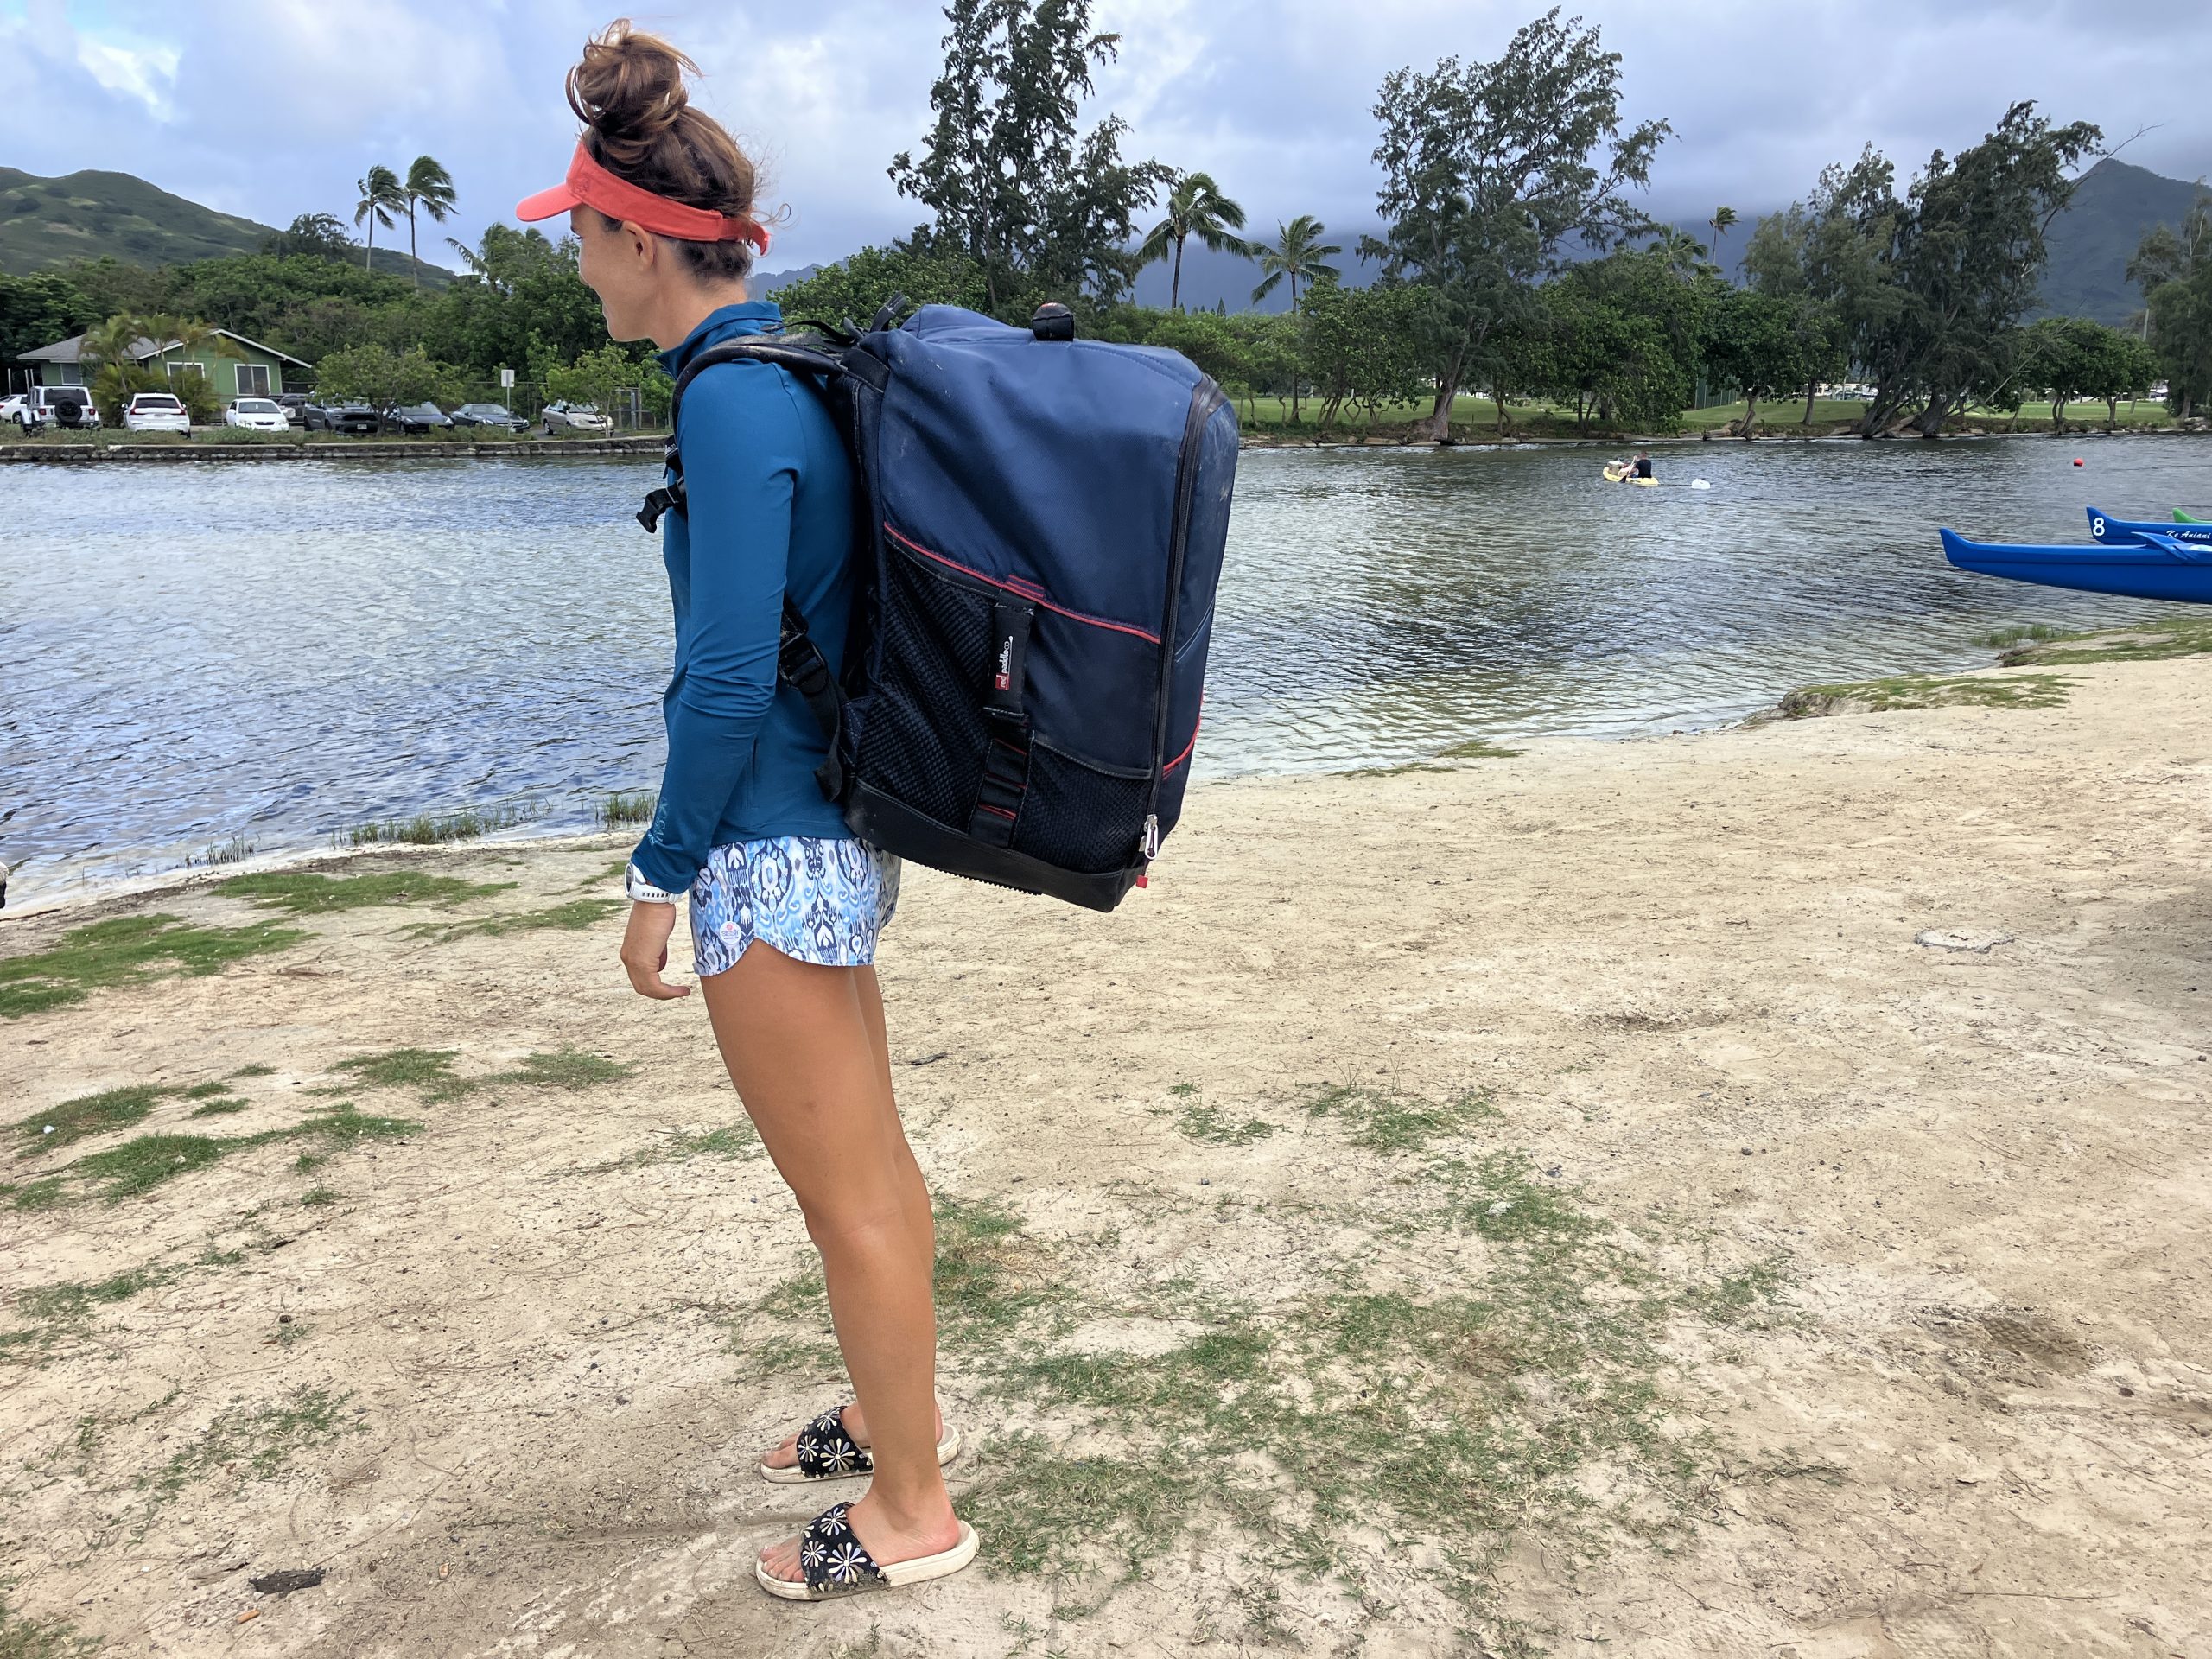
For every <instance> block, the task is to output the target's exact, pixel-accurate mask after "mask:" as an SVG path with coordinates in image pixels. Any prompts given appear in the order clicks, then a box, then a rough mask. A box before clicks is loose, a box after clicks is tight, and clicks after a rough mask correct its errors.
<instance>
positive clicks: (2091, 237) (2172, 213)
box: [2041, 158, 2197, 327]
mask: <svg viewBox="0 0 2212 1659" xmlns="http://www.w3.org/2000/svg"><path fill="white" fill-rule="evenodd" d="M2196 192H2197V187H2196V185H2193V184H2183V182H2182V181H2180V180H2179V179H2169V178H2162V177H2161V176H2160V175H2158V174H2156V173H2153V172H2151V171H2149V170H2148V169H2147V168H2140V167H2131V166H2129V165H2128V164H2127V163H2126V162H2117V161H2113V160H2111V159H2109V158H2107V159H2106V160H2104V161H2101V162H2098V163H2097V164H2096V165H2095V166H2094V167H2093V168H2090V169H2089V170H2088V172H2087V173H2085V174H2084V175H2082V182H2081V184H2080V185H2079V187H2077V188H2075V192H2074V200H2072V201H2071V202H2069V203H2068V204H2067V207H2066V211H2065V212H2064V213H2061V214H2059V216H2058V217H2057V218H2056V219H2053V220H2051V222H2050V231H2049V232H2047V234H2046V237H2045V241H2046V244H2047V245H2048V247H2049V250H2050V263H2049V264H2046V265H2045V266H2044V273H2043V304H2042V307H2041V309H2042V310H2043V311H2044V312H2047V313H2056V314H2057V315H2061V316H2072V317H2094V318H2095V319H2096V320H2097V321H2100V322H2108V323H2111V324H2113V325H2114V326H2115V327H2117V326H2118V325H2119V324H2120V323H2124V322H2126V321H2127V320H2128V318H2129V317H2130V316H2131V315H2133V314H2135V313H2136V312H2139V311H2140V310H2141V309H2142V308H2143V296H2142V295H2141V293H2140V292H2139V291H2138V290H2137V289H2135V287H2134V286H2133V284H2132V283H2129V282H2128V280H2127V262H2128V260H2129V258H2130V257H2132V256H2133V254H2134V252H2135V245H2136V244H2137V243H2139V242H2140V241H2141V240H2142V239H2143V233H2144V232H2145V231H2147V230H2149V229H2150V228H2151V227H2152V226H2153V225H2171V226H2173V227H2174V228H2175V229H2176V230H2179V229H2180V228H2181V221H2182V218H2183V215H2184V214H2185V213H2188V212H2189V209H2190V204H2191V203H2192V202H2194V201H2195V200H2196Z"/></svg>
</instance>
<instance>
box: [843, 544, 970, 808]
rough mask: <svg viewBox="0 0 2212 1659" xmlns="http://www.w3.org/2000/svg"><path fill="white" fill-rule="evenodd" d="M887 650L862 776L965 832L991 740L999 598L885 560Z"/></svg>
mask: <svg viewBox="0 0 2212 1659" xmlns="http://www.w3.org/2000/svg"><path fill="white" fill-rule="evenodd" d="M886 563H887V570H886V572H885V575H886V591H885V592H884V594H883V596H882V611H881V613H880V617H879V626H880V627H881V629H882V642H883V654H882V658H881V666H880V670H879V671H878V673H877V676H876V683H875V689H874V693H873V695H871V696H870V697H869V699H868V720H867V724H866V725H865V726H864V727H863V728H862V729H861V741H860V753H859V756H858V760H857V765H856V767H855V770H856V771H857V772H858V773H859V775H860V777H861V779H864V780H865V781H866V782H867V783H868V785H870V786H871V787H872V788H874V789H878V790H880V791H882V792H883V793H885V794H887V795H888V796H890V797H891V798H893V799H894V800H897V801H899V802H902V803H904V804H906V805H907V806H911V807H912V808H913V809H914V810H916V811H918V812H921V813H923V814H925V815H926V816H927V817H931V818H933V819H935V820H936V821H937V822H938V823H941V824H944V825H945V826H946V827H947V828H948V829H960V830H963V831H964V830H965V829H967V826H968V815H969V811H970V810H972V809H973V807H974V806H975V804H976V790H977V789H978V788H979V787H980V786H981V785H982V776H983V752H984V748H985V746H986V745H987V744H988V742H989V741H990V734H989V733H988V730H987V729H986V726H985V721H984V716H983V711H982V687H983V686H984V685H985V684H987V683H988V672H989V664H990V654H991V601H990V599H989V598H988V595H986V594H981V593H978V592H976V591H975V590H974V589H972V588H963V587H958V586H956V585H955V584H953V583H951V582H940V581H938V580H937V579H936V578H934V577H932V576H931V575H928V574H926V573H925V572H924V571H922V570H919V569H917V568H916V567H915V565H914V563H913V562H912V560H909V559H902V558H893V559H890V560H887V562H886Z"/></svg>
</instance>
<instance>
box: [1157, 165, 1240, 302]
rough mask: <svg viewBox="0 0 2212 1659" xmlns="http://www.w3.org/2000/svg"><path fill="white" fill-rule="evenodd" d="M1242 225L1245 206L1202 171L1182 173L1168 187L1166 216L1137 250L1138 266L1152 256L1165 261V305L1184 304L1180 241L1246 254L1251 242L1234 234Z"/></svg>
mask: <svg viewBox="0 0 2212 1659" xmlns="http://www.w3.org/2000/svg"><path fill="white" fill-rule="evenodd" d="M1243 228H1244V210H1243V208H1242V207H1238V206H1237V205H1236V203H1235V202H1233V201H1231V200H1230V199H1229V198H1228V197H1227V196H1224V195H1223V194H1221V187H1220V186H1219V185H1217V184H1216V183H1215V182H1214V181H1213V179H1212V177H1211V175H1208V174H1205V173H1182V174H1179V175H1176V178H1175V181H1174V182H1173V184H1172V185H1170V186H1169V187H1168V191H1167V217H1166V218H1165V219H1161V220H1160V223H1159V224H1157V225H1155V226H1153V227H1152V231H1151V232H1150V234H1148V235H1147V237H1146V238H1145V239H1144V245H1143V246H1141V247H1140V248H1139V249H1138V250H1137V260H1138V263H1139V267H1140V269H1141V268H1142V267H1143V266H1145V265H1148V264H1151V263H1152V262H1153V261H1154V260H1155V259H1165V260H1166V261H1167V264H1168V274H1167V308H1168V309H1169V310H1171V311H1179V310H1181V309H1182V308H1183V243H1184V240H1185V238H1188V237H1193V236H1195V237H1197V238H1198V241H1199V243H1200V244H1201V245H1204V246H1205V247H1207V248H1209V249H1211V251H1214V252H1216V253H1221V252H1224V251H1226V252H1229V253H1233V254H1236V255H1237V256H1238V257H1248V256H1249V254H1250V253H1251V251H1252V245H1251V244H1250V243H1249V242H1247V241H1246V240H1245V239H1244V238H1243V237H1241V236H1238V235H1236V232H1238V231H1241V230H1243Z"/></svg>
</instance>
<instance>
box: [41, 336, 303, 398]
mask: <svg viewBox="0 0 2212 1659" xmlns="http://www.w3.org/2000/svg"><path fill="white" fill-rule="evenodd" d="M214 334H215V335H216V336H217V337H219V339H220V340H222V342H223V349H219V348H218V347H217V346H216V343H215V340H214V339H210V340H207V341H205V342H203V343H202V344H200V345H198V346H194V347H193V348H192V349H191V350H190V351H186V350H184V349H183V348H182V347H181V346H178V345H177V344H176V343H175V341H171V342H170V343H169V345H168V347H167V348H166V349H164V348H163V347H162V346H156V344H155V343H154V342H153V341H152V340H134V341H132V342H131V346H130V355H131V356H132V357H133V358H134V359H137V361H138V362H140V363H143V364H147V365H152V366H155V367H156V368H158V369H160V370H162V371H165V372H167V373H168V377H169V378H171V379H172V380H174V379H175V378H177V377H178V376H179V375H184V374H199V375H205V376H206V377H207V383H208V384H209V385H211V386H213V388H214V389H215V397H216V399H217V401H219V402H221V403H226V404H227V403H229V402H230V401H231V400H232V398H233V397H274V396H275V395H276V394H277V393H278V392H280V391H284V390H285V389H286V379H287V376H288V375H289V378H290V380H291V381H293V382H295V383H296V385H299V386H300V387H302V388H305V387H307V386H309V385H313V384H314V379H315V365H313V364H311V363H306V362H302V360H301V359H298V358H296V357H294V356H292V355H290V354H289V353H285V352H280V351H278V350H277V349H276V348H275V347H274V346H264V345H263V344H262V343H261V342H260V341H259V340H248V339H247V338H246V337H245V335H244V334H232V332H231V331H230V330H229V329H227V328H218V329H216V330H214ZM84 347H85V337H84V336H83V335H82V334H75V335H72V336H71V337H70V338H69V339H67V340H56V341H54V344H53V345H51V346H40V347H39V348H38V349H37V350H36V351H35V352H25V353H23V354H22V357H21V358H20V359H17V360H18V361H19V362H22V363H23V364H25V365H29V367H31V368H32V369H34V370H35V371H36V372H37V373H38V377H39V384H40V385H48V386H81V385H84V384H85V383H86V380H87V379H88V378H90V377H89V376H88V375H87V373H86V368H85V362H84Z"/></svg>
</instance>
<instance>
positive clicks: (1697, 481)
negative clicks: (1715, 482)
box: [1690, 478, 1713, 490]
mask: <svg viewBox="0 0 2212 1659" xmlns="http://www.w3.org/2000/svg"><path fill="white" fill-rule="evenodd" d="M1712 487H1713V486H1712V485H1710V484H1708V483H1707V482H1706V481H1705V480H1703V479H1701V478H1694V479H1692V480H1690V488H1692V489H1694V490H1709V489H1711V488H1712Z"/></svg>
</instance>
